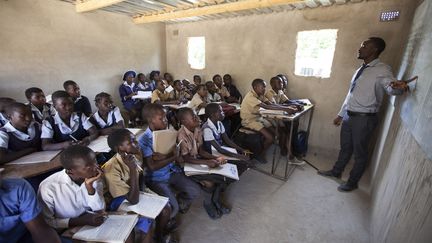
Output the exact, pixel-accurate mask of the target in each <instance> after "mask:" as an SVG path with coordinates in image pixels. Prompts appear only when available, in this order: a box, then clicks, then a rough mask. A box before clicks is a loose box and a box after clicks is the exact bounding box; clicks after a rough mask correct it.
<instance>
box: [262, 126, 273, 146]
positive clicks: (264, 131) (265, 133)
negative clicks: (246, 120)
mask: <svg viewBox="0 0 432 243" xmlns="http://www.w3.org/2000/svg"><path fill="white" fill-rule="evenodd" d="M260 133H261V134H262V135H263V136H264V139H265V141H266V142H271V143H272V142H273V140H274V136H273V134H272V133H271V132H270V131H269V130H268V129H267V128H265V127H264V128H262V129H261V130H260Z"/></svg>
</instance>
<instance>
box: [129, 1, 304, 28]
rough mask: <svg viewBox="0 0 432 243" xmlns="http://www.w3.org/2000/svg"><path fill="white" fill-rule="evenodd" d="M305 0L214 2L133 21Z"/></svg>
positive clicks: (139, 21) (147, 21)
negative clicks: (209, 4) (213, 3)
mask: <svg viewBox="0 0 432 243" xmlns="http://www.w3.org/2000/svg"><path fill="white" fill-rule="evenodd" d="M304 2H305V0H244V1H238V2H230V3H223V4H216V5H211V6H205V7H195V8H190V9H185V10H179V11H174V12H170V13H162V14H154V15H150V16H140V17H136V18H133V21H134V23H136V24H142V23H151V22H159V21H167V20H172V19H180V18H187V17H195V16H203V15H209V14H219V13H228V12H236V11H242V10H248V9H255V8H266V7H271V6H275V5H282V4H292V3H304Z"/></svg>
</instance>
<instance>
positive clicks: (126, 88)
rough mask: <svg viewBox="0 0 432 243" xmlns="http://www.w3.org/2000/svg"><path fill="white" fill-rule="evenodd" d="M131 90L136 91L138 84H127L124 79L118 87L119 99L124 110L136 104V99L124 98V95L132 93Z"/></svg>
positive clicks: (130, 108)
mask: <svg viewBox="0 0 432 243" xmlns="http://www.w3.org/2000/svg"><path fill="white" fill-rule="evenodd" d="M133 92H138V86H137V85H135V83H132V84H131V85H129V84H128V83H127V82H126V81H124V82H123V84H122V85H120V87H119V93H120V99H121V101H122V103H123V106H124V108H125V109H126V110H132V109H133V108H134V107H135V105H137V104H138V101H137V100H134V99H132V97H129V98H126V96H128V95H130V94H132V93H133Z"/></svg>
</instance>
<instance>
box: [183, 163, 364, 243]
mask: <svg viewBox="0 0 432 243" xmlns="http://www.w3.org/2000/svg"><path fill="white" fill-rule="evenodd" d="M308 161H310V162H312V163H313V164H314V165H317V163H318V164H321V163H320V161H319V159H318V157H316V156H312V157H311V158H308ZM321 162H323V163H322V165H323V166H319V167H324V166H327V165H328V164H329V163H328V162H324V161H321ZM337 186H338V183H337V182H336V181H334V180H331V179H328V178H324V177H321V176H318V175H317V174H316V170H315V169H314V168H312V167H311V166H309V165H307V166H304V167H300V168H297V169H296V170H295V171H294V172H293V173H292V175H291V177H290V178H289V180H288V181H287V182H283V181H280V180H277V179H274V178H272V177H269V176H267V175H264V174H262V173H260V172H258V171H255V170H249V171H247V172H245V173H244V174H243V175H242V177H241V179H240V181H239V182H237V183H234V184H232V185H231V186H230V187H229V189H228V190H227V192H226V193H225V201H226V202H227V204H229V205H231V206H232V212H231V214H229V215H225V216H223V217H222V218H221V219H218V220H212V219H210V218H209V217H208V216H207V214H206V212H205V211H204V209H203V207H202V199H198V200H196V201H195V203H194V204H193V205H192V207H191V209H190V211H189V212H188V213H187V214H186V215H183V216H182V219H181V221H182V225H181V227H180V229H179V234H180V239H181V242H187V243H189V242H194V243H195V242H197V243H198V242H212V243H216V242H223V243H231V242H257V243H258V242H259V243H267V242H269V243H273V242H277V243H279V242H290V243H292V242H294V243H296V242H333V243H334V242H341V243H346V242H355V243H357V242H369V197H368V195H367V194H366V193H365V192H363V191H362V190H356V191H354V192H351V193H341V192H338V191H337V190H336V188H337Z"/></svg>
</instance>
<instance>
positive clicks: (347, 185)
mask: <svg viewBox="0 0 432 243" xmlns="http://www.w3.org/2000/svg"><path fill="white" fill-rule="evenodd" d="M357 188H358V185H357V183H349V182H347V183H344V184H342V185H340V186H339V187H338V191H340V192H350V191H352V190H355V189H357Z"/></svg>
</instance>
